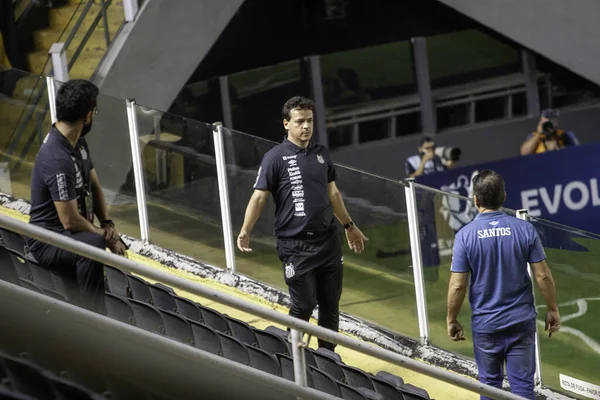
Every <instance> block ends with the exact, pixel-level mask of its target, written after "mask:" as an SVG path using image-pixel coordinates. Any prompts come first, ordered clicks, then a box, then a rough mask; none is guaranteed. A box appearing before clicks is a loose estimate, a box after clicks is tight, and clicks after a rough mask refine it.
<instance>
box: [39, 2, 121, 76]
mask: <svg viewBox="0 0 600 400" xmlns="http://www.w3.org/2000/svg"><path fill="white" fill-rule="evenodd" d="M80 2H81V1H80V0H71V1H70V2H69V4H68V5H66V6H63V7H60V8H56V9H52V10H51V11H50V20H51V23H50V27H49V28H48V29H41V30H39V31H36V32H34V38H35V39H34V40H35V43H36V48H37V50H36V51H35V52H32V53H30V54H29V55H28V58H29V62H30V66H31V71H32V72H33V73H35V74H42V75H46V74H48V73H49V67H48V69H47V70H44V69H43V67H44V65H45V64H46V62H47V60H48V57H49V56H48V50H49V49H50V47H51V46H52V45H53V44H54V43H56V42H64V41H65V40H66V39H67V37H68V36H69V33H70V32H72V30H73V29H74V27H75V23H76V21H77V19H78V18H79V16H80V15H81V12H82V11H83V8H84V6H85V4H84V3H82V4H80ZM106 11H107V20H108V32H109V36H110V39H111V40H112V39H114V37H115V35H116V33H117V31H118V30H119V28H120V27H121V25H122V23H123V21H124V19H125V17H124V11H123V1H122V0H118V1H117V0H113V1H112V3H111V4H110V6H109V7H108V8H107V10H106ZM101 12H102V7H101V6H100V5H99V4H94V5H93V6H92V7H91V8H90V10H89V12H88V14H87V15H86V17H85V18H84V20H83V21H82V24H81V26H80V27H79V28H78V30H77V33H76V34H75V36H74V37H73V40H72V42H71V43H70V45H69V48H68V49H67V60H71V58H72V57H73V54H74V52H75V51H76V49H77V47H78V46H79V45H80V44H81V41H82V40H83V38H84V36H85V34H86V32H87V31H88V30H89V29H90V27H91V25H92V23H93V22H94V19H95V18H96V16H98V15H99V14H100V13H101ZM104 52H106V41H105V36H104V23H103V20H102V19H100V21H99V23H98V24H97V25H96V27H95V29H94V32H93V33H92V35H91V36H90V37H89V38H88V41H87V42H86V44H85V48H84V50H83V51H82V53H81V54H80V56H79V57H78V60H77V64H82V63H87V62H88V61H86V59H87V58H88V57H90V60H89V62H90V63H92V64H93V65H92V66H88V67H87V68H86V69H85V70H86V71H91V72H90V73H89V75H87V76H83V75H81V72H77V77H78V78H90V77H91V74H92V73H93V72H94V71H95V69H96V68H97V66H98V63H99V61H100V60H101V58H102V55H103V54H104ZM91 53H94V55H93V56H90V54H91ZM95 53H101V54H100V56H97V55H95ZM78 68H79V69H78V71H82V69H81V68H82V67H81V66H78Z"/></svg>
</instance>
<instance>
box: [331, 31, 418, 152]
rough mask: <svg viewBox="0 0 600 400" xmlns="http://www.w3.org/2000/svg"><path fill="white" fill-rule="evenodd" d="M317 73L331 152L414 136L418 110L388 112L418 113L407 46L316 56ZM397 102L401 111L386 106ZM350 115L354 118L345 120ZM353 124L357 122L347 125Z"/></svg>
mask: <svg viewBox="0 0 600 400" xmlns="http://www.w3.org/2000/svg"><path fill="white" fill-rule="evenodd" d="M372 60H385V62H372ZM321 73H322V81H323V92H324V99H325V105H326V107H327V122H328V123H329V127H328V129H327V132H328V137H329V138H328V140H329V146H330V148H331V149H334V148H337V147H342V146H347V145H351V144H357V143H364V142H368V141H371V140H379V139H384V138H386V137H393V136H400V135H406V134H411V133H415V132H418V131H419V130H420V119H419V117H418V115H419V114H418V110H417V112H415V110H414V109H413V110H412V111H410V110H407V111H406V112H398V113H397V114H395V115H389V114H390V113H389V111H390V110H392V111H394V112H396V111H398V109H399V108H411V107H410V106H412V107H417V108H418V97H417V96H416V95H415V90H416V89H415V85H414V80H413V72H412V56H411V50H410V42H408V41H402V42H395V43H387V44H383V45H376V46H370V47H363V48H359V49H354V50H349V51H342V52H337V53H331V54H325V55H323V56H321ZM400 96H404V97H402V99H403V100H404V102H406V106H400V107H398V106H396V105H394V106H390V105H389V101H387V102H386V99H391V98H400ZM386 104H388V106H387V107H386ZM351 114H354V116H353V117H350V118H349V117H348V116H349V115H351ZM378 115H379V117H378ZM356 118H358V119H359V120H358V121H357V122H353V120H355V119H356Z"/></svg>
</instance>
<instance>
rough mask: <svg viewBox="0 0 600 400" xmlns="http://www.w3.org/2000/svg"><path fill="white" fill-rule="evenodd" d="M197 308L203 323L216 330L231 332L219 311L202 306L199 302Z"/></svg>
mask: <svg viewBox="0 0 600 400" xmlns="http://www.w3.org/2000/svg"><path fill="white" fill-rule="evenodd" d="M198 308H199V309H200V313H201V314H202V320H204V323H205V324H206V325H208V326H210V327H211V328H213V329H214V330H215V331H217V332H221V333H225V334H229V333H231V331H230V329H229V324H228V323H227V320H226V319H225V317H223V315H222V314H221V313H220V312H218V311H215V310H213V309H210V308H208V307H204V306H202V305H200V304H198Z"/></svg>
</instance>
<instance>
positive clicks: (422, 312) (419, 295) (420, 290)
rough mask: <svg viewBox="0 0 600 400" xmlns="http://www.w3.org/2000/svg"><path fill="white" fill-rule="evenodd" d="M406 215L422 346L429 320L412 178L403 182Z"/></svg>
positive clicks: (425, 339)
mask: <svg viewBox="0 0 600 400" xmlns="http://www.w3.org/2000/svg"><path fill="white" fill-rule="evenodd" d="M405 182H406V183H407V186H406V187H405V189H404V194H405V195H406V215H407V216H408V231H409V234H410V251H411V256H412V266H413V268H412V269H413V276H414V280H415V296H416V301H417V317H418V320H419V336H420V338H421V343H422V344H429V340H430V337H429V319H428V315H427V297H426V295H425V280H424V278H423V255H422V253H421V236H420V234H419V216H418V212H417V199H416V190H415V180H414V178H408V179H406V181H405Z"/></svg>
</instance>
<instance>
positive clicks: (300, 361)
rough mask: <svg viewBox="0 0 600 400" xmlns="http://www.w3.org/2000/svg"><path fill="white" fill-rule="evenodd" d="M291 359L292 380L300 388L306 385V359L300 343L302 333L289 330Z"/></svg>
mask: <svg viewBox="0 0 600 400" xmlns="http://www.w3.org/2000/svg"><path fill="white" fill-rule="evenodd" d="M291 338H292V357H293V360H294V380H295V381H296V383H297V384H298V385H300V386H306V385H307V379H306V358H305V356H304V345H303V343H302V332H300V331H299V330H297V329H291Z"/></svg>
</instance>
